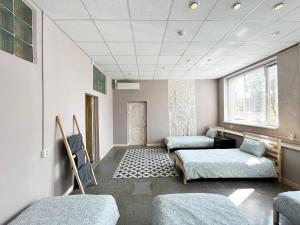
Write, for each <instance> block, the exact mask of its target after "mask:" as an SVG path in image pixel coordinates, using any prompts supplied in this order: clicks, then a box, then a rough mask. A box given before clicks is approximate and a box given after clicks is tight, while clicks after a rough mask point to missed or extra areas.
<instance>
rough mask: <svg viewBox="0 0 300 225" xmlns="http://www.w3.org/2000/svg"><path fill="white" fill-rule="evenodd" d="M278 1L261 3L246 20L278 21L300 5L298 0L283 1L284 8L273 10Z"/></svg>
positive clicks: (270, 0)
mask: <svg viewBox="0 0 300 225" xmlns="http://www.w3.org/2000/svg"><path fill="white" fill-rule="evenodd" d="M278 2H279V1H278V0H267V1H263V3H262V4H261V5H260V6H259V7H258V8H257V9H256V10H255V11H254V12H253V13H251V14H250V15H249V16H247V18H246V19H247V20H265V21H268V20H274V21H275V20H278V19H280V18H282V17H283V16H285V15H287V14H288V13H289V12H291V11H292V10H293V9H294V8H295V7H297V6H299V5H300V1H298V0H290V1H284V7H283V8H282V9H281V10H278V11H276V10H274V8H273V7H274V5H276V4H277V3H278Z"/></svg>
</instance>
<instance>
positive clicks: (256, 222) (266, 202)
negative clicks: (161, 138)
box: [87, 148, 291, 225]
mask: <svg viewBox="0 0 300 225" xmlns="http://www.w3.org/2000/svg"><path fill="white" fill-rule="evenodd" d="M124 152H125V148H113V149H112V150H111V151H110V152H109V153H108V154H107V155H106V156H105V157H104V159H103V160H102V161H101V163H100V165H99V166H98V167H97V168H96V169H95V173H96V177H97V180H98V183H99V184H98V186H90V187H88V188H87V193H88V194H99V195H101V194H111V195H113V196H114V198H115V199H116V201H117V204H118V207H119V211H120V214H121V216H120V219H119V222H118V224H119V225H150V224H151V204H152V199H153V198H154V197H155V196H157V195H160V194H170V193H196V192H203V193H216V194H222V195H226V196H229V195H231V194H233V193H238V192H237V191H239V190H240V191H241V190H245V189H247V190H252V191H253V192H252V193H251V194H250V196H249V197H248V198H247V199H245V200H244V201H243V202H241V203H240V205H239V208H240V209H241V210H242V212H243V213H244V215H245V216H246V217H247V218H248V219H249V221H250V222H251V223H252V224H253V225H271V224H273V222H272V221H273V220H272V218H273V214H272V213H273V211H272V201H273V198H274V197H275V196H276V195H277V194H278V193H280V192H283V191H287V190H290V189H289V188H288V187H286V186H284V185H280V184H279V183H277V182H276V181H273V180H200V181H197V182H191V183H188V184H187V185H184V184H182V180H181V177H170V178H149V179H113V178H112V177H113V174H114V172H115V170H116V168H117V166H118V164H119V162H120V160H121V158H122V156H123V154H124ZM247 190H246V191H247ZM238 200H240V199H238ZM281 224H282V225H291V224H290V223H288V221H286V219H284V218H283V217H282V219H281Z"/></svg>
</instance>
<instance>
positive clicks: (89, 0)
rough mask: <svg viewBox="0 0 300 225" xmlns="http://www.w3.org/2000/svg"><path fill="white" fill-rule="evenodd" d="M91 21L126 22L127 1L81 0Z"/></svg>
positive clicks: (127, 17) (127, 15) (127, 16)
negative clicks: (90, 16) (89, 14)
mask: <svg viewBox="0 0 300 225" xmlns="http://www.w3.org/2000/svg"><path fill="white" fill-rule="evenodd" d="M83 2H84V3H85V4H86V7H87V9H88V10H89V12H90V13H91V15H92V17H93V19H100V20H101V19H103V20H128V19H129V14H128V8H127V0H83Z"/></svg>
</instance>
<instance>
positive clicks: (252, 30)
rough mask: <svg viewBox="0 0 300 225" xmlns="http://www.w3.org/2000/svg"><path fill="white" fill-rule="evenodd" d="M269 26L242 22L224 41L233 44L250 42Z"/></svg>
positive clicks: (267, 24)
mask: <svg viewBox="0 0 300 225" xmlns="http://www.w3.org/2000/svg"><path fill="white" fill-rule="evenodd" d="M271 25H272V23H271V22H244V23H242V24H240V25H239V26H238V27H237V28H236V29H235V30H234V31H233V32H231V33H230V34H228V35H227V36H226V37H225V38H224V40H225V41H233V42H234V41H235V42H243V41H252V40H254V39H255V38H257V37H258V36H259V34H260V33H261V32H263V31H264V30H265V29H266V28H267V27H269V26H271Z"/></svg>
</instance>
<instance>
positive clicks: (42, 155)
mask: <svg viewBox="0 0 300 225" xmlns="http://www.w3.org/2000/svg"><path fill="white" fill-rule="evenodd" d="M41 157H42V159H44V158H47V157H48V150H47V149H43V150H42V151H41Z"/></svg>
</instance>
